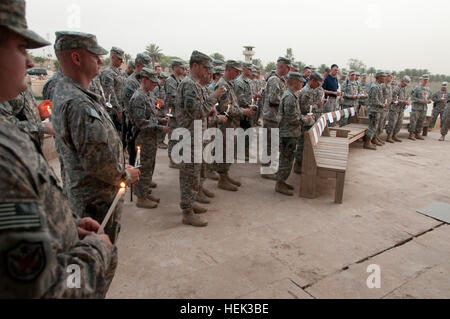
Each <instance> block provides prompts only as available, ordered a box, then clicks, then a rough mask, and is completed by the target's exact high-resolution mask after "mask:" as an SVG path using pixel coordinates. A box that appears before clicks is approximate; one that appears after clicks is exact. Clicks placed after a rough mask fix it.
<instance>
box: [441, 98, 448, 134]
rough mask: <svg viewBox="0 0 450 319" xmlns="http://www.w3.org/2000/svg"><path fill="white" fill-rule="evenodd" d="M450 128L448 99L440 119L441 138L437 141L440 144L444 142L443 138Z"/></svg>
mask: <svg viewBox="0 0 450 319" xmlns="http://www.w3.org/2000/svg"><path fill="white" fill-rule="evenodd" d="M449 126H450V99H449V100H447V105H446V106H445V109H444V117H443V119H442V125H441V138H440V139H439V141H440V142H443V141H445V137H446V136H447V134H448V127H449Z"/></svg>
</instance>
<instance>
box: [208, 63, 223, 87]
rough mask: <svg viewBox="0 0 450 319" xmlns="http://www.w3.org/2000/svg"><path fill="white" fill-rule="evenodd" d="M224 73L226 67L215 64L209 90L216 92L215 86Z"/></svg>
mask: <svg viewBox="0 0 450 319" xmlns="http://www.w3.org/2000/svg"><path fill="white" fill-rule="evenodd" d="M224 73H225V68H224V67H223V66H215V67H214V69H213V76H212V80H211V83H210V84H209V85H208V90H209V91H210V92H214V88H215V86H216V84H217V82H219V80H220V78H221V77H222V76H223V74H224Z"/></svg>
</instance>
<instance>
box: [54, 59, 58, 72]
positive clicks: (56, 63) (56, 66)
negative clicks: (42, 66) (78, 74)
mask: <svg viewBox="0 0 450 319" xmlns="http://www.w3.org/2000/svg"><path fill="white" fill-rule="evenodd" d="M53 65H54V66H55V69H56V70H59V61H58V60H55V61H53Z"/></svg>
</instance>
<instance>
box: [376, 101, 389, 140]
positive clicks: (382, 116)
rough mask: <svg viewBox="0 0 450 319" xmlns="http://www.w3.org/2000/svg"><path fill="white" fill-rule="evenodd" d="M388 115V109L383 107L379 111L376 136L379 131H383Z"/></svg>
mask: <svg viewBox="0 0 450 319" xmlns="http://www.w3.org/2000/svg"><path fill="white" fill-rule="evenodd" d="M387 117H388V109H387V108H384V109H383V110H382V111H380V119H379V122H378V127H377V133H376V134H377V136H380V135H381V133H383V130H384V129H385V128H386V120H387Z"/></svg>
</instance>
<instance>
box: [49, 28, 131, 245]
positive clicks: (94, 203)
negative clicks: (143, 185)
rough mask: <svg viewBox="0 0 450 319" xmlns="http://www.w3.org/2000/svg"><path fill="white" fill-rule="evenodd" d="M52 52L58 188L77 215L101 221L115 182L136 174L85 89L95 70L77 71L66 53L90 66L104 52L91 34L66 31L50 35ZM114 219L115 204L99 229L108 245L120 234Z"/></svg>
mask: <svg viewBox="0 0 450 319" xmlns="http://www.w3.org/2000/svg"><path fill="white" fill-rule="evenodd" d="M74 51H75V52H74ZM55 52H56V56H57V58H58V61H59V62H60V65H61V69H62V72H63V74H64V76H63V77H62V79H61V81H59V82H58V84H57V85H56V88H55V92H54V100H55V104H54V105H53V115H52V119H53V125H54V130H55V133H56V141H55V144H56V145H57V151H58V153H59V156H60V159H61V160H62V162H63V169H64V172H63V176H64V177H65V180H64V182H65V184H64V187H65V190H66V192H67V195H68V198H69V204H70V207H71V208H72V209H73V210H74V211H75V213H77V214H78V216H80V217H91V218H93V219H94V220H96V221H98V222H102V221H103V219H104V217H105V215H106V213H107V211H108V209H109V207H110V206H111V204H112V202H113V200H114V198H115V196H116V194H117V192H118V191H119V186H120V182H121V181H124V180H126V181H127V183H128V184H129V185H130V184H131V183H134V182H136V181H137V180H138V178H139V170H137V169H133V168H126V166H125V163H124V161H125V159H124V156H123V148H122V143H121V142H120V137H119V135H118V134H117V131H116V130H115V127H114V124H113V123H112V121H111V118H110V117H109V115H108V113H107V112H106V110H105V109H104V106H103V105H102V104H101V102H100V101H99V97H98V95H96V94H94V93H92V92H91V91H89V90H88V86H89V83H90V81H89V82H88V80H90V79H89V77H90V76H94V75H95V72H97V73H98V67H97V69H90V70H86V69H83V68H81V66H80V65H84V64H83V63H81V64H80V65H76V64H75V63H73V60H72V55H74V54H76V55H78V56H79V59H80V60H81V61H83V62H84V63H86V64H88V63H91V64H92V63H93V61H92V60H94V61H96V62H97V63H100V58H99V56H100V55H103V54H106V53H108V52H107V51H106V50H104V49H103V48H102V47H100V46H99V45H98V44H97V40H96V38H95V36H94V35H92V34H86V33H79V32H70V31H61V32H56V42H55ZM93 74H94V75H93ZM74 78H83V79H84V81H85V82H83V83H79V82H77V81H75V80H74ZM122 201H123V198H122ZM120 215H121V203H120V204H119V205H118V206H117V208H116V210H115V213H114V215H113V216H112V218H111V220H110V222H109V223H108V225H107V226H106V228H105V231H106V233H107V234H108V235H109V236H110V238H111V240H112V242H116V240H117V235H118V233H119V230H120Z"/></svg>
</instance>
